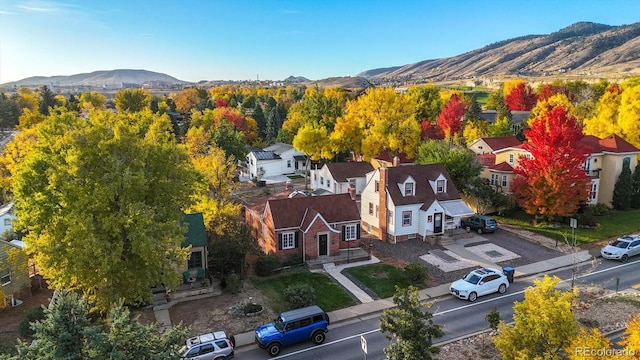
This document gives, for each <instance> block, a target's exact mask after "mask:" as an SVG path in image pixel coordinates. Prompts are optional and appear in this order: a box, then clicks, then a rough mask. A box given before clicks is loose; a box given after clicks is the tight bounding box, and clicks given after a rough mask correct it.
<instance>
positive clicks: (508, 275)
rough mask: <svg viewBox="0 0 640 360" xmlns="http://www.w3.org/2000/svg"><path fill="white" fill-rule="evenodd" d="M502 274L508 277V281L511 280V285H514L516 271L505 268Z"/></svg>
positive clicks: (508, 267) (509, 267)
mask: <svg viewBox="0 0 640 360" xmlns="http://www.w3.org/2000/svg"><path fill="white" fill-rule="evenodd" d="M502 272H503V273H504V274H505V275H507V280H509V284H512V283H513V274H515V272H516V269H514V268H512V267H511V266H505V267H503V268H502Z"/></svg>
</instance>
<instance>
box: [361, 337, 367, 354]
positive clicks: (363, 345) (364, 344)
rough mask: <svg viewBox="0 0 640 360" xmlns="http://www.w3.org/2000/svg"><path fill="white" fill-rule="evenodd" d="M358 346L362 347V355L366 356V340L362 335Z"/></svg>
mask: <svg viewBox="0 0 640 360" xmlns="http://www.w3.org/2000/svg"><path fill="white" fill-rule="evenodd" d="M360 346H362V351H364V354H365V355H367V339H365V338H364V336H363V335H360Z"/></svg>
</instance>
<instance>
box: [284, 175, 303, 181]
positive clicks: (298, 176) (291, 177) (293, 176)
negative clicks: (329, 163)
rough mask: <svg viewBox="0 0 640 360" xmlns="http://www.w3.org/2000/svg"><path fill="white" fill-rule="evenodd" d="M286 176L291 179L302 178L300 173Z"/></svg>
mask: <svg viewBox="0 0 640 360" xmlns="http://www.w3.org/2000/svg"><path fill="white" fill-rule="evenodd" d="M287 177H288V178H289V179H291V180H296V179H304V176H302V175H287Z"/></svg>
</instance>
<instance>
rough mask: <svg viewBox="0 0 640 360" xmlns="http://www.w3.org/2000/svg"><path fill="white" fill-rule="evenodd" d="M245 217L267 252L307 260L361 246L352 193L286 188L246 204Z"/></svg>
mask: <svg viewBox="0 0 640 360" xmlns="http://www.w3.org/2000/svg"><path fill="white" fill-rule="evenodd" d="M291 194H293V197H289V195H291ZM244 216H245V221H246V223H247V224H248V225H249V226H250V227H251V228H252V229H253V231H254V234H255V236H256V239H257V241H258V245H259V247H260V248H261V249H262V251H263V252H264V253H267V254H268V253H271V254H275V255H278V256H280V257H283V258H286V257H289V256H292V255H295V254H299V255H301V256H302V259H303V261H308V260H311V259H317V258H323V257H327V258H329V257H332V256H337V255H338V254H339V253H340V252H341V251H342V250H345V249H346V250H348V249H350V248H351V247H358V246H359V240H360V213H359V211H358V206H357V204H356V202H355V201H354V200H353V199H352V198H351V195H349V194H332V195H324V196H304V195H302V194H300V193H297V192H292V191H291V190H285V192H283V193H279V194H276V195H274V196H272V197H270V198H268V199H263V200H259V201H257V202H255V203H253V204H248V205H246V206H245V208H244ZM352 242H353V243H356V244H357V245H352V244H351V243H352Z"/></svg>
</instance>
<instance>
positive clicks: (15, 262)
mask: <svg viewBox="0 0 640 360" xmlns="http://www.w3.org/2000/svg"><path fill="white" fill-rule="evenodd" d="M24 248H25V244H24V243H23V242H22V241H18V240H12V241H5V240H0V289H1V290H2V292H1V293H0V295H2V297H0V308H2V307H5V306H15V305H18V304H19V303H20V300H19V299H24V298H25V297H30V296H31V278H30V277H29V257H28V255H27V254H26V252H25V251H24Z"/></svg>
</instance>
